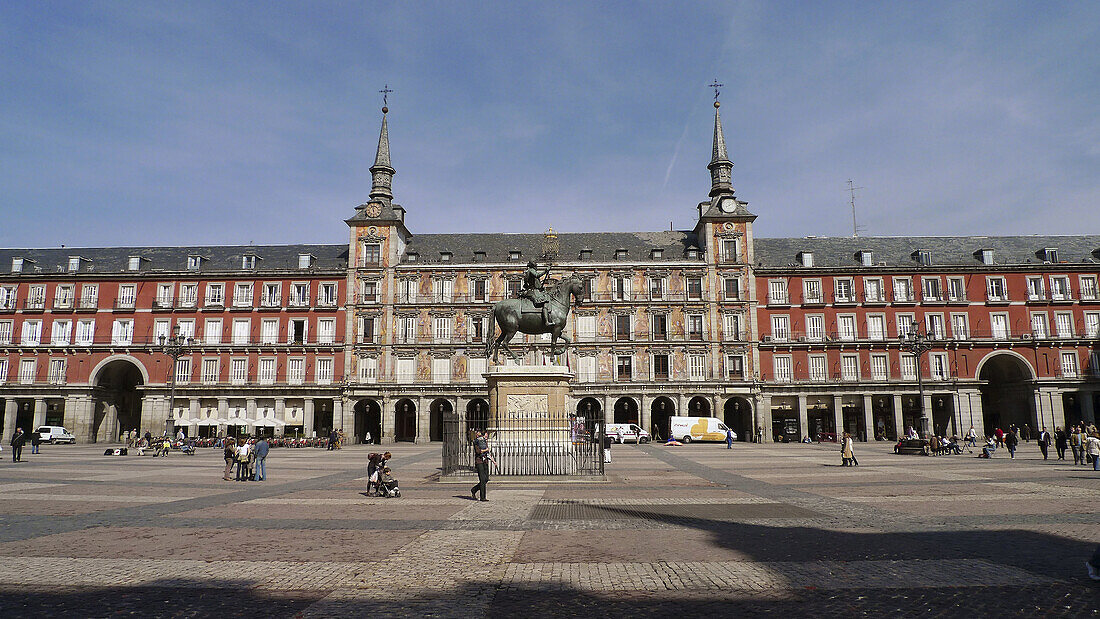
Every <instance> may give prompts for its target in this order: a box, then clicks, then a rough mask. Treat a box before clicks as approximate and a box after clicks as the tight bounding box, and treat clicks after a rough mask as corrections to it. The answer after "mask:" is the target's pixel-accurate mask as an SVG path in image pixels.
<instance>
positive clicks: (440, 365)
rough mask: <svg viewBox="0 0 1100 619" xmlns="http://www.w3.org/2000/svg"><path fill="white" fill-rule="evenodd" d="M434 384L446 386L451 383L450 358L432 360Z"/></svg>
mask: <svg viewBox="0 0 1100 619" xmlns="http://www.w3.org/2000/svg"><path fill="white" fill-rule="evenodd" d="M432 382H433V383H436V384H446V383H449V382H451V360H450V358H448V357H442V358H440V357H435V358H433V359H432Z"/></svg>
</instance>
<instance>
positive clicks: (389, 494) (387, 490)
mask: <svg viewBox="0 0 1100 619" xmlns="http://www.w3.org/2000/svg"><path fill="white" fill-rule="evenodd" d="M378 496H381V497H385V498H387V499H392V498H397V497H400V496H401V488H399V487H398V486H397V480H396V479H394V477H393V474H392V473H391V472H390V467H388V466H386V467H383V468H382V472H381V473H380V474H379V475H378Z"/></svg>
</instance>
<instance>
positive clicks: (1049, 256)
mask: <svg viewBox="0 0 1100 619" xmlns="http://www.w3.org/2000/svg"><path fill="white" fill-rule="evenodd" d="M1043 262H1050V263H1054V262H1058V250H1057V249H1055V248H1053V247H1046V248H1044V249H1043Z"/></svg>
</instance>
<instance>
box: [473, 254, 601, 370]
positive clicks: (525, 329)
mask: <svg viewBox="0 0 1100 619" xmlns="http://www.w3.org/2000/svg"><path fill="white" fill-rule="evenodd" d="M549 276H550V268H549V267H547V268H545V269H540V268H539V267H538V265H537V264H536V263H535V262H534V261H533V260H532V261H530V262H528V263H527V268H526V269H525V270H524V272H523V289H522V291H521V292H520V294H519V298H516V299H504V300H503V301H498V302H497V303H496V304H495V305H493V313H492V314H491V317H490V320H489V330H488V333H487V336H486V340H485V352H486V356H489V357H492V359H493V362H494V363H495V362H497V353H498V352H499V350H500V349H501V348H503V349H504V350H505V351H507V352H508V354H509V355H511V357H512V360H514V361H518V358H517V357H516V355H515V353H513V352H512V350H511V349H510V348H508V342H509V341H510V340H511V339H512V337H513V336H514V335H515V334H516V333H517V332H519V333H529V334H542V333H549V334H550V335H551V337H550V354H551V355H558V354H561V353H562V352H563V351H564V350H565V348H564V347H563V348H561V349H558V346H557V342H558V340H562V341H563V342H564V344H565V346H568V345H569V344H571V343H572V342H570V340H569V338H567V337H566V336H565V335H563V334H562V330H563V329H565V324H566V322H567V321H568V319H569V309H570V307H571V306H572V302H573V300H574V299H576V301H577V302H580V300H581V299H582V298H583V296H584V284H583V282H581V280H580V279H578V278H576V277H574V276H569V277H566V278H565V279H563V280H561V281H560V282H558V283H557V285H556V286H553V287H551V288H550V290H546V284H547V282H548V280H549ZM494 325H500V336H499V337H497V338H495V339H494V338H493V332H494V330H495V329H494Z"/></svg>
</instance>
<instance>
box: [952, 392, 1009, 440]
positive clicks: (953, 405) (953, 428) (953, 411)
mask: <svg viewBox="0 0 1100 619" xmlns="http://www.w3.org/2000/svg"><path fill="white" fill-rule="evenodd" d="M1021 427H1022V426H1021ZM932 431H933V432H934V433H935V434H936V436H951V435H952V434H955V435H958V436H962V432H960V431H959V429H958V428H956V427H955V401H954V399H953V398H952V397H951V396H950V395H948V394H939V395H933V396H932Z"/></svg>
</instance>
